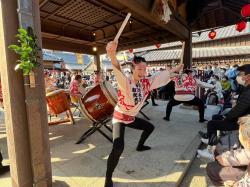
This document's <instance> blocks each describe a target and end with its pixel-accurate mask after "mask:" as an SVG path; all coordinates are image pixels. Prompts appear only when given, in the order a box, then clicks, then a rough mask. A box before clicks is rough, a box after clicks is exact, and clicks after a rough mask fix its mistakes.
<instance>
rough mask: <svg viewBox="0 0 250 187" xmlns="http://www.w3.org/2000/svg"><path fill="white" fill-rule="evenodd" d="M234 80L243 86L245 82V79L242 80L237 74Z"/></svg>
mask: <svg viewBox="0 0 250 187" xmlns="http://www.w3.org/2000/svg"><path fill="white" fill-rule="evenodd" d="M236 80H237V82H238V84H240V85H242V86H244V85H245V83H246V81H245V80H242V76H237V77H236Z"/></svg>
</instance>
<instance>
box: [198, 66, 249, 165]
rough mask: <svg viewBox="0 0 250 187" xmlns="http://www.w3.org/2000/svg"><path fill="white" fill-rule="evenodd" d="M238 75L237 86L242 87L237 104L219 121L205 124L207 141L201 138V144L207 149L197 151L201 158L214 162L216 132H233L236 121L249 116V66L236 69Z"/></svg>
mask: <svg viewBox="0 0 250 187" xmlns="http://www.w3.org/2000/svg"><path fill="white" fill-rule="evenodd" d="M238 71H239V75H238V76H237V80H238V82H239V84H241V85H242V86H244V89H242V92H241V94H240V96H239V97H238V101H237V104H236V105H235V106H234V107H233V108H232V110H230V112H228V113H227V114H226V115H225V116H221V119H218V120H211V121H209V122H208V124H207V139H204V138H201V141H202V142H203V143H206V144H208V147H207V149H204V150H198V151H197V152H198V154H199V155H200V156H201V157H205V158H208V159H211V160H214V150H215V145H216V144H217V130H220V131H233V130H238V129H239V125H238V124H237V121H238V120H239V118H240V117H242V116H245V115H247V114H250V99H249V97H250V64H245V65H243V66H241V67H239V68H238Z"/></svg>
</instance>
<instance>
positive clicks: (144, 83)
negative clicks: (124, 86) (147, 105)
mask: <svg viewBox="0 0 250 187" xmlns="http://www.w3.org/2000/svg"><path fill="white" fill-rule="evenodd" d="M141 83H142V86H143V91H144V92H145V95H146V96H147V95H148V94H149V92H150V82H149V80H148V79H142V80H141Z"/></svg>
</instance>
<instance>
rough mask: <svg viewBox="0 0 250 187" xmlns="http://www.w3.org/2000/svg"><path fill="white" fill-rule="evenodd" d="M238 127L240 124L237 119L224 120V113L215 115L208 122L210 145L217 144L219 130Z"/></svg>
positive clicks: (230, 129) (229, 129)
mask: <svg viewBox="0 0 250 187" xmlns="http://www.w3.org/2000/svg"><path fill="white" fill-rule="evenodd" d="M238 129H239V125H238V124H237V122H236V121H227V120H222V115H214V116H213V118H212V120H211V121H209V122H208V124H207V136H208V145H216V144H217V130H220V131H233V130H238Z"/></svg>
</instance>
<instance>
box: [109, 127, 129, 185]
mask: <svg viewBox="0 0 250 187" xmlns="http://www.w3.org/2000/svg"><path fill="white" fill-rule="evenodd" d="M124 132H125V124H122V123H115V124H113V140H114V142H113V148H112V151H111V153H110V155H109V158H108V162H107V171H106V181H105V187H112V186H113V182H112V175H113V172H114V170H115V168H116V166H117V164H118V161H119V158H120V156H121V154H122V152H123V150H124Z"/></svg>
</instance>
